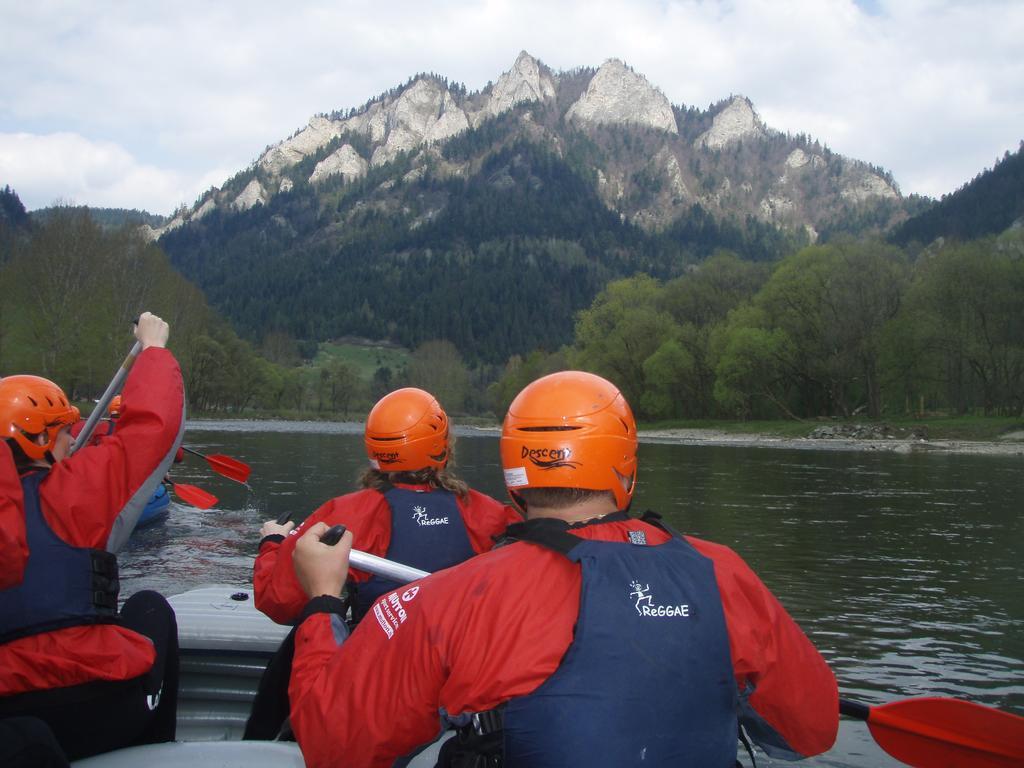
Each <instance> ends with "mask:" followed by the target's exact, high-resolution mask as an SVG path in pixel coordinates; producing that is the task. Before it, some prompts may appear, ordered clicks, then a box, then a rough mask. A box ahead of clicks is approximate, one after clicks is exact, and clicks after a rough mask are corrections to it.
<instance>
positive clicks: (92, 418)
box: [68, 341, 142, 456]
mask: <svg viewBox="0 0 1024 768" xmlns="http://www.w3.org/2000/svg"><path fill="white" fill-rule="evenodd" d="M141 351H142V342H141V341H136V342H135V344H134V346H133V347H132V349H131V351H130V352H129V353H128V356H127V357H125V359H124V362H123V363H121V367H120V368H118V369H117V373H115V374H114V378H113V379H111V380H110V384H108V385H107V389H106V391H105V392H104V393H103V395H102V397H100V399H99V402H97V403H96V407H95V408H93V410H92V413H90V414H89V418H88V419H86V421H85V426H84V427H82V431H81V432H79V433H78V437H77V438H76V439H75V442H74V443H73V444H72V445H71V447H70V448H69V449H68V455H69V456H70V455H72V454H73V453H75V451H77V450H78V449H79V448H81V447H82V446H84V445H88V444H89V438H91V437H92V433H93V431H95V429H96V425H97V424H98V423H99V421H100V419H101V418H103V414H105V413H106V412H107V407H108V406H109V405H110V401H111V400H113V399H114V395H116V394H117V393H118V392H120V391H121V387H123V386H124V380H125V379H126V378H127V377H128V371H130V370H131V368H132V364H134V363H135V358H136V357H138V356H139V353H140V352H141Z"/></svg>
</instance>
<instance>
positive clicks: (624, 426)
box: [619, 416, 629, 435]
mask: <svg viewBox="0 0 1024 768" xmlns="http://www.w3.org/2000/svg"><path fill="white" fill-rule="evenodd" d="M619 421H621V422H622V428H623V429H624V430H626V434H627V435H628V434H629V424H627V423H626V420H625V419H623V418H622V417H621V416H620V417H619Z"/></svg>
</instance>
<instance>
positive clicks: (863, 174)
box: [839, 170, 899, 203]
mask: <svg viewBox="0 0 1024 768" xmlns="http://www.w3.org/2000/svg"><path fill="white" fill-rule="evenodd" d="M839 194H840V196H841V197H842V198H843V199H844V200H850V201H852V202H854V203H863V202H865V201H866V200H870V199H872V198H889V199H896V198H898V197H899V192H897V191H896V190H895V189H894V188H893V186H892V185H891V184H890V183H889V182H887V181H886V180H885V179H883V178H882V177H881V176H879V175H878V174H877V173H872V172H870V171H867V170H860V171H855V172H853V173H851V174H849V175H848V176H847V177H846V178H845V179H844V180H843V186H842V189H841V190H840V192H839Z"/></svg>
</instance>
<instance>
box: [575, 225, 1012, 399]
mask: <svg viewBox="0 0 1024 768" xmlns="http://www.w3.org/2000/svg"><path fill="white" fill-rule="evenodd" d="M1022 308H1024V234H1021V233H1020V232H1011V233H1007V234H1006V235H1004V236H1002V237H1001V238H999V239H992V238H989V239H986V240H979V241H974V242H972V243H968V244H965V245H957V246H951V247H946V248H941V249H936V250H934V251H928V252H925V253H923V254H921V256H920V258H919V259H918V260H917V262H916V263H913V264H912V263H911V262H910V261H909V260H908V258H907V256H906V254H905V253H904V252H903V251H901V250H900V249H898V248H895V247H893V246H891V245H887V244H885V243H881V242H878V241H872V240H862V241H853V240H849V239H845V240H843V239H840V240H837V241H835V242H833V243H829V244H827V245H817V246H811V247H808V248H805V249H803V250H802V251H799V252H798V253H795V254H793V255H791V256H788V257H786V258H785V259H783V260H781V261H780V262H778V264H776V265H775V267H774V269H773V270H772V271H771V274H770V276H768V272H767V269H766V268H765V267H764V266H762V265H757V264H750V263H747V262H742V261H739V260H738V259H736V258H735V256H732V255H730V254H719V255H717V256H715V257H714V258H712V259H710V260H708V261H707V262H706V263H705V264H703V265H702V266H701V267H700V268H699V269H696V270H693V271H690V272H687V273H686V274H685V275H683V276H681V277H679V278H676V279H674V280H671V281H669V282H668V283H666V284H664V285H662V284H660V283H658V282H657V281H655V280H654V279H652V278H650V277H647V276H637V277H634V278H630V279H628V280H622V281H618V282H613V283H610V284H609V285H608V287H607V288H606V289H605V290H604V291H603V292H602V293H601V294H599V295H598V297H597V298H596V299H595V301H594V303H593V304H592V305H591V307H590V308H589V309H587V310H585V311H583V312H581V313H580V314H579V319H578V321H577V326H576V343H575V350H574V352H573V356H572V362H573V364H574V365H578V366H580V367H584V368H586V369H588V370H593V371H594V372H596V373H600V374H602V375H605V376H607V377H608V378H610V379H611V380H612V381H614V382H616V383H617V384H618V385H619V386H620V388H621V389H622V390H623V392H624V393H625V394H626V396H627V399H629V400H630V402H631V403H632V404H633V406H634V408H635V409H636V411H637V413H638V415H639V416H640V417H641V418H645V419H676V418H690V419H694V418H696V419H701V418H714V417H715V416H725V415H727V416H732V417H739V418H742V419H752V418H772V417H776V416H779V415H782V416H785V417H788V418H792V419H801V418H814V417H839V418H843V419H848V418H850V417H853V416H855V415H858V414H864V415H866V416H867V417H869V418H879V417H881V416H882V415H883V414H886V413H887V414H893V413H896V414H899V413H916V412H918V411H920V410H922V409H923V408H924V404H925V403H927V407H928V408H931V409H934V408H937V407H939V408H942V407H945V408H952V409H953V410H955V411H956V412H960V413H969V412H971V411H973V410H974V409H981V410H982V411H983V412H984V413H986V414H997V413H998V414H1003V415H1007V416H1015V415H1016V416H1019V415H1020V414H1021V412H1022V409H1024V310H1022Z"/></svg>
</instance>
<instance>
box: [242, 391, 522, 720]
mask: <svg viewBox="0 0 1024 768" xmlns="http://www.w3.org/2000/svg"><path fill="white" fill-rule="evenodd" d="M364 441H365V444H366V455H367V458H368V459H369V462H370V466H369V467H368V468H367V469H366V471H365V472H364V473H363V476H362V478H361V480H360V484H361V485H362V487H363V488H362V490H359V491H356V492H354V493H349V494H346V495H344V496H339V497H337V498H334V499H331V500H330V501H328V502H326V503H325V504H323V505H321V506H320V507H319V508H318V509H317V510H316V511H315V512H313V514H312V515H310V517H309V518H308V519H307V520H306V521H305V522H304V523H303V524H302V525H301V526H299V528H298V529H296V528H295V527H294V525H293V524H292V523H291V522H288V523H285V524H281V523H277V522H275V521H268V522H266V523H264V525H263V527H262V529H261V530H260V535H261V536H262V537H263V538H262V540H261V541H260V545H259V554H258V556H257V557H256V562H255V564H254V569H253V592H254V594H255V598H256V599H255V603H256V607H257V608H258V609H260V610H261V611H263V612H264V613H265V614H267V616H269V617H270V618H272V619H273V620H274V621H276V622H278V623H281V624H290V623H292V622H294V621H295V619H296V618H297V617H298V616H299V614H300V612H301V611H302V608H303V606H304V605H305V604H306V600H307V598H306V594H305V592H303V590H302V586H301V585H300V584H299V582H298V580H297V579H296V577H295V570H294V568H293V567H292V552H293V550H294V548H295V542H296V541H297V536H296V535H295V534H298V533H299V532H300V531H302V530H305V529H306V528H307V527H309V526H310V525H315V524H317V523H320V522H323V523H325V524H327V525H339V524H341V525H346V526H348V527H349V528H351V529H352V530H355V531H359V535H360V541H361V542H362V543H363V546H364V548H365V549H366V551H368V552H370V553H372V554H375V555H379V556H383V557H388V558H391V559H394V560H398V561H401V562H404V563H406V564H408V565H413V566H415V567H417V568H422V569H424V570H440V569H442V568H448V567H449V566H452V565H455V564H456V563H460V562H462V561H463V560H466V559H467V558H470V557H472V556H474V555H475V554H478V553H480V552H486V551H487V550H489V549H491V547H493V546H494V541H495V538H496V537H497V536H498V535H499V534H501V533H502V532H503V531H504V530H505V527H506V526H507V525H508V524H509V523H510V522H512V521H513V520H518V519H519V516H518V514H517V513H516V512H515V511H514V510H513V509H512V508H510V507H508V506H506V505H503V504H501V503H500V502H498V501H496V500H495V499H492V498H491V497H490V496H487V495H485V494H482V493H479V492H478V491H475V490H473V489H471V488H469V486H468V485H466V483H465V482H463V481H462V480H460V479H459V478H458V477H457V476H456V475H455V472H454V471H453V469H452V465H453V454H454V451H453V446H452V439H451V435H450V425H449V422H448V415H447V414H446V413H445V411H444V409H443V408H441V406H440V404H439V403H438V402H437V400H436V399H435V398H434V396H433V395H431V394H430V393H428V392H425V391H423V390H422V389H416V388H411V387H410V388H405V389H399V390H396V391H394V392H391V393H390V394H387V395H385V396H384V397H382V398H381V399H380V400H379V401H378V402H377V404H376V405H374V406H373V408H372V409H371V410H370V413H369V415H368V416H367V418H366V426H365V430H364ZM289 534H293V535H289ZM341 577H342V583H345V581H346V578H347V581H348V590H349V603H348V604H350V605H351V611H352V620H353V623H357V622H359V620H360V619H362V618H363V616H364V615H366V613H367V611H368V610H369V609H370V606H372V605H373V603H374V601H375V600H376V599H377V598H378V597H379V596H380V595H381V594H383V593H384V592H386V591H388V590H390V589H393V588H394V587H395V586H397V585H396V584H394V583H393V582H389V581H387V580H385V579H381V578H380V577H378V576H372V575H371V574H369V573H366V572H365V571H359V570H356V569H354V568H353V569H347V577H346V574H345V573H344V572H342V574H341ZM293 642H294V633H292V634H289V635H288V637H287V638H286V639H285V641H284V642H283V643H282V645H281V649H280V650H279V651H278V653H277V654H276V655H275V657H274V658H273V659H272V660H271V662H270V664H268V666H267V669H266V672H265V673H264V676H263V678H262V680H261V681H260V686H259V690H258V693H257V696H256V700H255V701H254V702H253V707H252V712H251V714H250V716H249V720H248V723H247V725H246V729H245V735H244V737H245V738H246V739H268V738H275V737H276V736H277V735H278V733H279V731H280V729H281V726H282V723H283V722H284V720H285V718H286V717H287V715H288V708H289V703H288V696H287V686H288V677H289V675H290V673H291V657H292V652H293Z"/></svg>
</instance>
